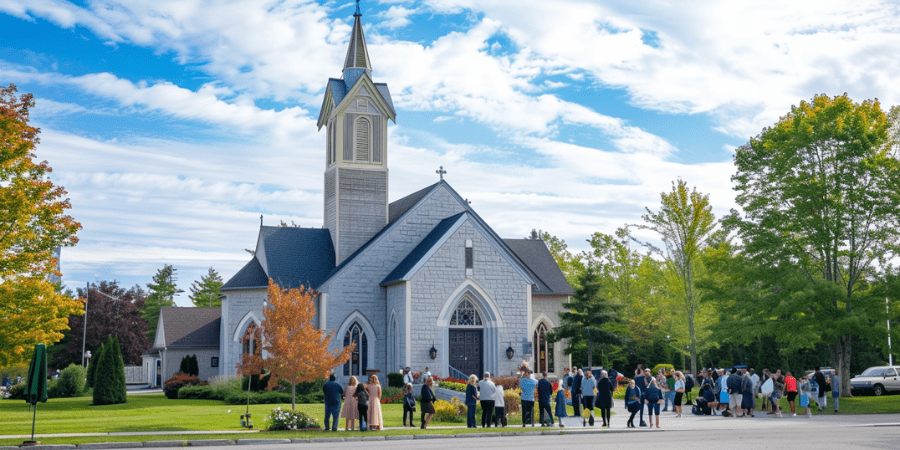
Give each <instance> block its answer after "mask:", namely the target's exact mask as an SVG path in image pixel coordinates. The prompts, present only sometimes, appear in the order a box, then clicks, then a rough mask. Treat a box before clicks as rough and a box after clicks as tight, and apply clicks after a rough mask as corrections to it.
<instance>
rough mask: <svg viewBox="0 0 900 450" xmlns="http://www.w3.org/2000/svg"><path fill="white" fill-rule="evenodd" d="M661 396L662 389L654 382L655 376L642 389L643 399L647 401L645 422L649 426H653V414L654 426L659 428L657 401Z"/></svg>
mask: <svg viewBox="0 0 900 450" xmlns="http://www.w3.org/2000/svg"><path fill="white" fill-rule="evenodd" d="M662 396H663V392H662V390H661V389H660V388H659V386H658V385H657V383H656V379H655V378H651V379H650V385H649V386H647V390H645V391H644V399H646V401H647V422H650V428H653V416H654V415H655V416H656V428H659V401H660V398H661V397H662Z"/></svg>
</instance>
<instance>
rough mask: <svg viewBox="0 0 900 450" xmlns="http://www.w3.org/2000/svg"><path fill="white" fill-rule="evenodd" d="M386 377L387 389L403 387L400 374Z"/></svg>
mask: <svg viewBox="0 0 900 450" xmlns="http://www.w3.org/2000/svg"><path fill="white" fill-rule="evenodd" d="M387 377H388V386H389V387H398V388H402V387H403V374H402V373H389V374H387Z"/></svg>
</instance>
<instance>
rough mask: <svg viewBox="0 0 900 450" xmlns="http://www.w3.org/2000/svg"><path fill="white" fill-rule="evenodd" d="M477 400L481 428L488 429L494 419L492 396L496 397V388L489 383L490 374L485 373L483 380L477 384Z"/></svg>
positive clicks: (492, 383) (491, 382)
mask: <svg viewBox="0 0 900 450" xmlns="http://www.w3.org/2000/svg"><path fill="white" fill-rule="evenodd" d="M478 391H479V392H480V394H479V395H478V398H480V399H481V427H482V428H490V427H491V421H492V420H493V417H494V396H496V395H497V387H496V386H495V385H494V382H493V381H491V373H490V372H485V373H484V378H482V380H481V381H479V382H478Z"/></svg>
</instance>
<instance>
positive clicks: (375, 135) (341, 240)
mask: <svg viewBox="0 0 900 450" xmlns="http://www.w3.org/2000/svg"><path fill="white" fill-rule="evenodd" d="M360 17H362V13H360V12H359V0H357V2H356V13H355V14H353V31H352V32H351V33H350V44H349V48H348V49H347V58H346V59H345V60H344V70H343V76H342V77H341V78H340V79H337V78H329V79H328V84H327V86H326V88H325V98H324V99H323V101H322V110H321V111H320V112H319V121H318V127H319V129H322V127H326V131H327V133H326V137H325V202H324V207H325V208H324V209H325V210H324V216H325V223H324V225H325V228H327V229H328V230H329V232H331V241H332V243H333V244H334V255H335V264H340V263H341V262H343V261H344V260H345V259H346V258H347V257H349V256H350V255H352V254H353V252H355V251H356V250H357V249H359V248H360V247H361V246H363V245H364V244H365V243H366V242H368V241H369V240H370V239H372V237H373V236H375V235H376V234H377V233H378V232H379V231H381V229H382V228H384V226H385V225H387V220H388V196H387V194H388V165H387V162H388V154H387V147H388V140H387V134H388V132H387V123H388V121H390V120H395V118H396V114H397V113H396V112H395V111H394V102H393V101H392V100H391V92H390V90H389V89H388V87H387V84H385V83H376V82H374V81H373V80H372V65H371V63H370V62H369V52H368V49H367V48H366V38H365V36H363V29H362V21H361V20H360Z"/></svg>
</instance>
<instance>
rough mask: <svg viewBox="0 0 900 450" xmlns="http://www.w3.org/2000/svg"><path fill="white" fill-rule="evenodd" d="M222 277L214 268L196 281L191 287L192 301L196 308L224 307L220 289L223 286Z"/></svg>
mask: <svg viewBox="0 0 900 450" xmlns="http://www.w3.org/2000/svg"><path fill="white" fill-rule="evenodd" d="M223 284H224V283H223V281H222V277H220V276H219V273H218V272H216V270H215V269H213V268H212V267H210V268H209V272H208V273H207V274H206V275H204V276H201V277H200V279H199V280H195V281H194V283H193V284H192V285H191V288H190V289H191V295H190V299H191V301H192V302H193V303H194V306H222V299H220V298H219V295H220V294H221V293H220V292H219V288H221V287H222V285H223Z"/></svg>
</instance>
